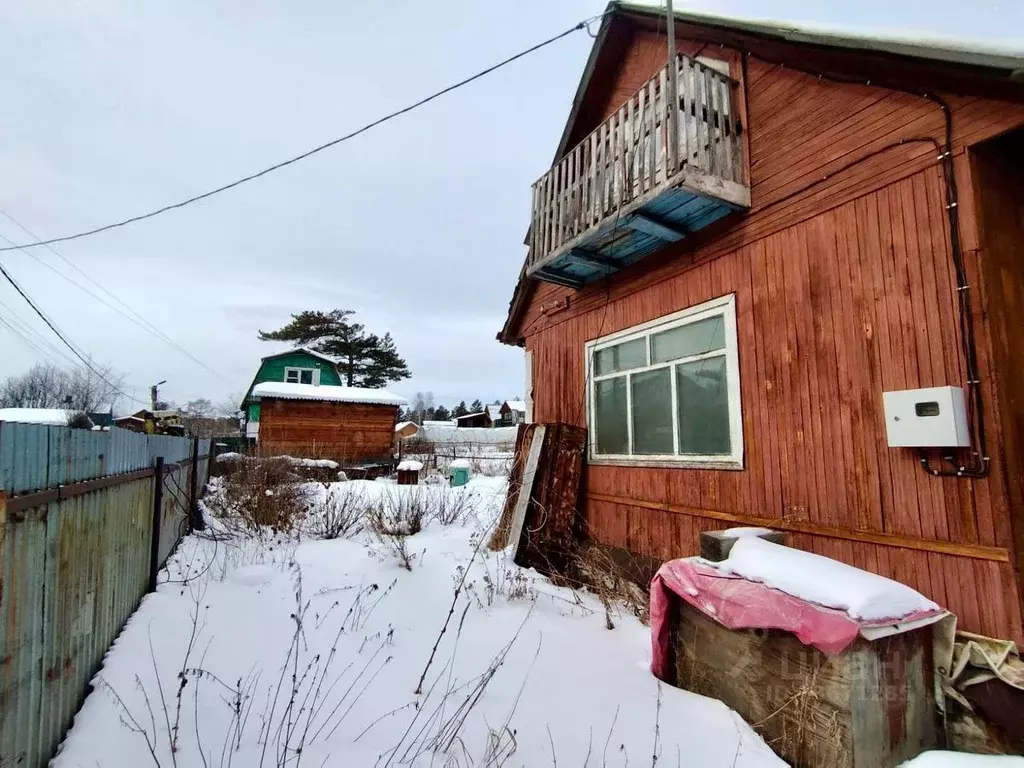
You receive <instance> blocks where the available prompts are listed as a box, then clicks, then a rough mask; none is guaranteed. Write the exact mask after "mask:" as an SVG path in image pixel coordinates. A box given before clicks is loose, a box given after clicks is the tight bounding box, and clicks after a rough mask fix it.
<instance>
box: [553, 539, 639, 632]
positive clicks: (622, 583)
mask: <svg viewBox="0 0 1024 768" xmlns="http://www.w3.org/2000/svg"><path fill="white" fill-rule="evenodd" d="M630 570H631V569H628V568H626V567H625V566H624V565H623V564H622V563H620V562H619V561H617V560H616V559H615V558H613V557H611V556H610V555H609V554H608V553H607V552H605V551H604V550H603V549H601V548H600V547H596V546H583V547H581V548H580V549H579V550H578V551H577V553H576V554H575V555H574V556H573V557H572V558H571V560H570V573H571V575H570V576H568V577H567V578H568V580H569V581H570V582H571V583H572V584H574V585H576V586H583V587H586V588H587V589H589V590H590V591H591V592H593V593H594V594H595V595H597V597H598V599H599V600H600V601H601V603H602V605H604V607H605V615H606V620H607V624H608V628H609V629H611V628H612V627H613V626H614V625H613V624H612V620H611V607H612V606H613V605H616V604H618V605H624V606H625V607H626V608H627V609H628V610H629V612H630V613H632V614H633V615H634V616H636V617H637V618H638V619H640V621H642V622H644V623H645V624H646V623H647V622H648V621H649V620H650V596H649V595H648V592H647V590H646V589H644V588H643V587H641V586H640V585H639V584H637V583H636V581H634V580H633V579H632V578H631V577H630ZM632 570H636V571H638V572H639V570H641V568H640V566H637V568H635V569H632Z"/></svg>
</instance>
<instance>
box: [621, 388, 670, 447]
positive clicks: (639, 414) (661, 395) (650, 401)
mask: <svg viewBox="0 0 1024 768" xmlns="http://www.w3.org/2000/svg"><path fill="white" fill-rule="evenodd" d="M632 379H633V453H637V454H661V455H666V454H669V455H671V454H674V453H675V452H676V450H675V445H674V442H673V439H672V372H671V370H670V369H669V368H662V369H661V370H657V371H644V372H643V373H634V374H633V377H632Z"/></svg>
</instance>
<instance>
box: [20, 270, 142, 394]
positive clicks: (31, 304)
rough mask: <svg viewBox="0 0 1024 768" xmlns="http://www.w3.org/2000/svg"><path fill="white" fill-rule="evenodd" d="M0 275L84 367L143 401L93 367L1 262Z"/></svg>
mask: <svg viewBox="0 0 1024 768" xmlns="http://www.w3.org/2000/svg"><path fill="white" fill-rule="evenodd" d="M0 275H2V276H3V277H4V278H6V280H7V282H9V283H10V284H11V286H12V287H13V288H14V290H15V291H17V292H18V295H19V296H21V298H23V299H24V300H25V303H26V304H28V305H29V307H31V308H32V311H33V312H35V313H36V314H37V315H39V318H40V319H41V320H42V321H43V322H44V323H46V327H47V328H49V329H50V330H51V331H53V334H54V335H55V336H56V337H57V338H58V339H60V340H61V342H62V343H63V344H64V346H66V347H67V348H68V349H70V350H71V351H72V353H74V355H75V357H77V358H78V359H79V360H81V361H82V365H84V366H85V367H86V369H88V370H89V371H90V372H91V373H92V374H93V375H94V376H96V378H98V379H99V380H100V381H102V382H103V383H105V384H106V385H107V386H108V387H110V388H111V389H112V390H114V391H115V392H117V393H118V394H119V395H121V396H122V397H126V398H128V399H129V400H134V401H135V402H137V403H141V402H143V401H142V400H136V399H135V398H134V397H132V396H131V395H129V394H128V393H126V392H122V391H121V389H120V388H118V387H117V385H115V384H114V383H113V382H111V381H110V380H109V379H107V377H106V376H104V375H103V374H102V373H100V372H99V371H98V370H96V368H95V367H93V364H92V363H91V362H90V361H89V359H88V358H86V356H85V355H84V354H82V352H81V351H80V350H79V349H78V348H77V347H76V346H75V345H74V344H72V343H71V342H70V341H68V338H67V336H65V335H64V334H63V333H62V332H61V330H60V329H59V328H58V327H57V325H56V324H55V323H54V322H53V321H52V320H50V318H48V317H47V316H46V313H45V312H43V310H41V309H40V308H39V306H38V305H37V304H36V303H35V302H34V301H32V299H31V298H30V297H29V295H28V294H27V293H25V291H24V290H23V289H22V287H21V286H20V285H18V281H17V280H15V279H14V278H13V277H12V276H11V273H10V272H8V271H7V270H6V269H5V268H4V265H3V264H0Z"/></svg>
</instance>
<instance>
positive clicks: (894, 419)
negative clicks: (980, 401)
mask: <svg viewBox="0 0 1024 768" xmlns="http://www.w3.org/2000/svg"><path fill="white" fill-rule="evenodd" d="M882 404H883V406H884V408H885V430H886V434H887V435H888V438H889V445H890V447H893V448H955V447H960V448H966V447H967V446H969V445H970V444H971V435H970V432H969V431H968V428H967V407H966V404H965V401H964V391H963V389H961V388H960V387H928V388H926V389H903V390H898V391H895V392H883V393H882Z"/></svg>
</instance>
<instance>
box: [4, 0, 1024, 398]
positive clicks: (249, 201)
mask: <svg viewBox="0 0 1024 768" xmlns="http://www.w3.org/2000/svg"><path fill="white" fill-rule="evenodd" d="M604 6H605V3H604V2H603V0H434V2H430V3H425V2H422V0H419V1H417V2H411V1H408V0H390V1H389V2H366V1H364V2H352V1H351V0H289V1H286V0H276V2H272V1H271V0H244V1H243V0H174V1H173V2H172V1H170V0H163V1H162V2H161V1H160V0H153V1H151V2H145V3H138V2H129V0H90V1H89V2H78V3H69V2H67V0H4V1H3V2H2V3H0V73H2V74H0V94H2V97H3V102H2V105H0V209H2V210H3V211H6V212H7V213H9V214H11V215H12V216H14V217H15V218H16V219H17V220H19V221H20V222H21V223H22V224H24V225H25V226H26V227H28V228H29V229H30V230H32V231H33V232H34V233H35V234H37V235H39V236H41V237H53V236H59V235H63V234H68V233H72V232H76V231H79V230H82V229H88V228H92V227H95V226H99V225H102V224H105V223H108V222H110V221H112V220H115V219H120V218H124V217H127V216H131V215H135V214H138V213H142V212H145V211H147V210H150V209H153V208H157V207H160V206H162V205H165V204H168V203H171V202H175V201H177V200H179V199H182V198H185V197H188V196H190V195H193V194H196V193H199V192H202V191H205V190H207V189H208V188H210V187H214V186H218V185H220V184H222V183H224V182H227V181H230V180H232V179H233V178H235V177H237V176H241V175H244V174H246V173H249V172H252V171H254V170H257V169H259V168H261V167H263V166H265V165H268V164H270V163H272V162H275V161H278V160H281V159H283V158H285V157H288V156H290V155H294V154H297V153H299V152H301V151H303V150H305V149H307V148H309V147H311V146H314V145H316V144H319V143H322V142H324V141H326V140H329V139H331V138H333V137H335V136H338V135H341V134H344V133H347V132H348V131H350V130H352V129H354V128H356V127H358V126H360V125H361V124H363V123H365V122H368V121H370V120H372V119H374V118H376V117H378V116H380V115H382V114H383V113H385V112H388V111H390V110H393V109H395V108H397V107H401V106H403V105H405V104H407V103H408V102H411V101H415V100H417V99H418V98H421V97H422V96H425V95H427V94H428V93H430V92H432V91H434V90H436V89H438V88H439V87H443V86H445V85H447V84H449V83H450V82H451V81H453V80H458V79H461V78H462V77H464V76H467V75H469V74H472V73H473V72H475V71H477V70H479V69H482V68H483V67H485V66H488V65H490V64H492V63H494V62H496V61H497V60H500V59H502V58H504V57H506V56H508V55H510V54H512V53H515V52H517V51H519V50H521V49H522V48H525V47H527V46H529V45H532V44H534V43H536V42H539V41H540V40H542V39H544V38H546V37H549V36H551V35H553V34H555V33H557V32H560V31H562V30H563V29H566V28H567V27H569V26H571V25H572V24H574V23H575V22H577V21H580V20H582V19H584V18H586V17H588V16H592V15H595V14H598V13H600V12H601V11H602V10H603V9H604ZM676 7H677V8H683V7H686V8H691V9H694V10H705V11H710V12H717V13H722V14H728V15H742V16H748V17H761V18H765V17H770V18H776V19H785V20H789V21H804V22H817V23H820V24H827V25H830V26H835V27H844V28H845V27H849V28H852V29H856V30H860V31H872V30H875V31H882V32H888V33H893V32H913V33H915V34H919V35H920V34H925V35H935V36H958V37H967V38H973V39H980V40H987V41H989V42H998V41H996V40H995V38H997V37H999V36H1001V35H1006V34H1008V33H1009V32H1012V31H1013V30H1020V29H1022V28H1024V3H1020V2H1019V0H1015V1H1012V2H1011V1H1008V2H995V0H975V1H973V2H970V3H967V2H948V1H947V2H943V0H908V1H903V2H892V0H858V2H856V3H822V2H816V1H813V0H778V1H777V2H774V3H766V2H759V1H758V0H720V1H716V0H700V1H699V2H693V3H683V2H681V0H677V2H676ZM590 44H591V39H590V38H589V37H588V36H587V35H586V33H584V32H579V33H576V34H574V35H573V36H571V37H569V38H568V39H565V40H562V41H560V42H558V43H556V44H555V45H553V46H550V47H548V48H546V49H544V50H542V51H540V52H538V53H536V54H534V55H532V56H530V57H528V58H526V59H524V60H522V61H520V62H517V63H515V64H513V65H511V66H509V67H507V68H505V69H503V70H501V71H499V72H497V73H495V74H493V75H491V76H489V77H488V78H486V79H484V80H481V81H478V82H476V83H474V84H472V85H470V86H468V87H466V88H464V89H461V90H459V91H457V92H455V93H453V94H451V95H449V96H445V97H443V98H442V99H439V100H438V101H435V102H433V103H432V104H430V105H428V106H426V107H424V108H422V109H420V110H417V111H415V112H414V113H412V114H409V115H406V116H403V117H401V118H399V119H397V120H395V121H393V122H391V123H389V124H387V125H385V126H382V127H381V128H379V129H376V130H374V131H372V132H371V133H368V134H366V135H363V136H360V137H358V138H356V139H354V140H352V141H350V142H347V143H345V144H342V145H341V146H338V147H336V148H333V149H331V150H328V151H326V152H324V153H321V154H319V155H317V156H315V157H313V158H310V159H308V160H305V161H303V162H302V163H300V164H297V165H294V166H291V167H289V168H287V169H285V170H282V171H280V172H278V173H275V174H272V175H270V176H268V177H265V178H262V179H260V180H257V181H255V182H253V183H251V184H248V185H245V186H243V187H241V188H238V189H235V190H232V191H229V192H227V193H224V194H222V195H219V196H216V197H215V198H213V199H210V200H207V201H204V202H202V203H199V204H196V205H193V206H190V207H188V208H185V209H183V210H180V211H173V212H170V213H168V214H166V215H164V216H161V217H159V218H156V219H152V220H149V221H146V222H143V223H140V224H137V225H134V226H131V227H128V228H124V229H120V230H115V231H113V232H109V233H104V234H101V235H97V236H95V237H91V238H87V239H84V240H80V241H76V242H71V243H66V244H63V245H59V246H57V250H58V251H59V252H60V254H61V255H63V256H64V257H65V258H66V259H68V260H70V261H72V262H73V263H74V264H75V265H77V266H78V267H79V268H81V269H82V270H83V271H84V272H86V273H87V274H88V275H89V276H90V277H92V278H93V279H95V280H97V281H98V282H99V283H101V284H102V285H103V286H104V287H105V288H106V289H108V290H109V291H111V292H112V293H113V294H115V295H116V296H117V297H118V298H120V299H121V300H122V301H124V302H125V303H127V304H128V305H129V306H130V307H132V308H133V309H135V310H137V311H138V312H139V313H141V314H142V315H143V316H144V317H145V318H146V319H147V320H148V321H150V322H151V323H153V324H154V325H155V326H156V327H158V328H159V329H160V330H161V331H163V332H164V333H166V334H167V335H169V336H171V337H172V338H173V339H174V340H175V341H176V342H177V343H178V344H180V345H181V346H183V347H185V348H186V349H188V350H189V351H190V352H191V353H192V354H193V355H194V356H195V357H197V358H199V359H200V360H202V361H203V362H204V363H205V364H206V365H207V366H209V367H210V368H211V369H213V370H214V371H216V375H215V374H213V373H210V372H209V371H207V370H204V369H203V368H201V367H199V366H198V365H196V364H195V363H194V362H192V361H191V360H189V359H188V358H187V357H185V356H183V355H182V354H181V353H179V352H177V351H175V350H174V349H172V348H170V347H169V346H167V345H166V344H164V343H163V342H161V341H159V340H158V339H155V338H154V337H153V336H151V335H149V334H148V333H146V332H145V331H144V330H142V329H141V328H139V327H137V326H136V325H133V324H131V323H129V322H128V321H127V320H125V319H124V318H123V317H121V316H120V315H118V314H116V313H114V312H113V311H111V310H110V309H108V308H107V307H105V306H103V305H102V304H100V303H99V302H97V301H96V300H95V299H94V298H92V297H90V296H88V295H87V294H86V293H84V292H83V291H81V290H79V289H78V288H76V287H74V286H73V285H71V284H69V283H68V282H67V281H65V280H63V279H62V278H60V277H58V276H57V275H55V274H54V272H53V271H51V270H48V269H46V268H45V267H43V266H40V264H39V263H38V262H36V261H33V260H32V259H31V258H30V257H29V256H27V255H25V254H24V253H21V252H8V253H3V254H0V263H3V264H4V265H5V266H6V267H7V268H8V269H9V271H10V272H11V273H12V274H13V275H14V277H15V278H16V279H17V280H19V281H20V282H21V284H22V286H23V287H24V288H25V290H26V292H28V293H29V295H30V296H32V297H33V298H35V299H36V300H37V301H38V303H39V304H40V305H41V306H42V308H43V309H44V311H46V312H47V313H48V314H49V315H50V316H51V317H52V318H53V319H54V320H55V321H56V323H57V324H58V325H59V326H60V327H61V328H62V329H63V330H64V331H66V333H67V335H68V336H69V337H70V338H71V339H72V340H73V341H74V342H75V343H77V344H78V345H79V346H81V347H82V348H84V349H85V350H87V351H88V352H89V353H91V354H92V355H93V356H94V357H95V359H96V360H97V361H99V362H101V363H104V364H109V365H112V366H114V367H115V368H116V369H117V370H119V371H123V372H124V374H125V375H126V376H127V381H128V383H129V387H128V388H127V391H128V394H134V395H135V396H136V397H138V398H140V399H145V397H146V392H147V388H148V386H149V384H151V383H153V382H155V381H158V380H161V379H166V380H167V384H166V385H165V387H164V388H163V390H162V391H163V394H164V396H166V397H167V398H170V399H172V400H175V401H177V402H179V403H181V402H184V401H186V400H189V399H191V398H194V397H201V396H203V397H209V398H210V399H212V400H215V401H216V400H218V399H222V398H224V397H226V396H228V395H229V394H233V393H236V392H240V391H242V390H244V388H245V387H246V386H247V385H248V383H249V380H250V379H251V377H252V375H253V373H254V372H255V369H256V366H257V364H258V359H259V358H260V357H261V356H262V355H266V354H269V353H271V352H273V351H278V350H279V349H282V348H284V346H285V345H280V344H278V345H273V344H270V343H265V342H260V341H258V340H257V331H258V330H260V329H264V330H269V329H272V328H276V327H278V326H280V325H281V324H283V323H285V322H286V321H287V320H288V317H289V315H290V314H291V313H293V312H298V311H300V310H303V309H323V310H327V309H332V308H335V307H339V308H348V309H353V310H355V311H356V312H357V319H359V320H360V321H362V322H364V323H365V324H366V325H367V327H368V328H369V329H370V330H372V331H374V332H378V333H383V332H384V331H390V332H391V333H392V335H393V336H394V338H395V341H396V343H397V345H398V348H399V351H400V352H401V353H402V354H403V355H404V356H405V358H406V359H407V361H408V363H409V367H410V369H411V370H412V372H413V378H412V379H411V380H408V381H404V382H401V383H399V384H395V385H393V386H392V387H391V388H392V389H393V390H394V391H396V392H399V393H401V394H404V395H406V396H411V395H412V394H413V393H414V392H416V391H417V390H421V391H427V390H430V391H433V392H434V395H435V398H436V400H437V401H438V402H441V403H446V404H449V405H450V404H452V403H454V402H456V401H458V400H461V399H466V400H472V399H473V398H476V397H480V398H483V399H494V398H506V397H511V396H514V395H519V394H521V393H522V390H523V384H522V355H521V353H520V351H519V350H516V349H511V348H508V347H504V346H501V345H499V344H498V343H497V342H496V341H495V340H494V335H495V333H496V332H497V331H498V329H499V328H500V327H501V324H502V322H503V320H504V317H505V312H506V309H507V306H508V301H509V298H510V296H511V292H512V288H513V285H514V283H515V279H516V276H517V275H518V272H519V269H520V266H521V263H522V259H523V257H524V248H523V246H522V239H523V235H524V233H525V231H526V227H527V225H528V208H529V185H530V183H531V182H532V181H533V180H535V179H536V178H537V177H538V176H539V175H541V174H542V173H543V172H544V170H545V169H546V167H547V166H548V164H549V163H550V160H551V155H552V153H553V151H554V149H555V146H556V144H557V141H558V137H559V135H560V132H561V129H562V126H563V123H564V120H565V118H566V115H567V113H568V109H569V103H570V101H571V99H572V96H573V92H574V90H575V87H576V84H577V82H578V80H579V76H580V73H581V70H582V67H583V64H584V61H585V58H586V55H587V52H588V50H589V48H590ZM1004 44H1005V41H1004ZM1010 44H1011V45H1013V46H1014V47H1020V46H1016V45H1015V44H1013V43H1012V42H1011V43H1010ZM0 236H2V237H6V238H9V239H10V240H13V241H15V242H18V243H23V242H26V241H27V240H28V237H27V236H26V235H25V233H24V232H22V231H21V230H19V228H18V227H17V226H15V225H14V224H13V223H12V222H11V221H10V220H8V219H5V218H4V217H3V216H2V215H0ZM0 244H3V245H6V243H2V241H0ZM32 253H33V254H34V255H35V256H36V257H37V258H38V259H40V260H42V261H43V262H45V263H47V264H49V265H51V267H53V268H54V269H57V270H59V271H61V272H63V273H64V274H66V275H68V276H70V277H71V278H72V279H74V280H75V281H76V282H78V283H81V284H83V285H85V286H86V287H87V288H89V289H90V290H91V291H92V292H93V293H100V292H99V290H98V289H97V288H96V287H95V286H93V285H91V284H90V283H88V282H87V281H86V279H85V278H83V277H82V276H81V275H80V274H78V273H76V272H74V271H73V270H72V269H71V268H70V267H68V266H67V264H66V263H64V262H62V261H61V260H60V259H59V258H58V257H57V256H55V255H54V254H53V253H51V252H49V251H47V250H45V249H42V248H37V249H34V250H33V252H32ZM100 295H102V294H100ZM104 298H106V297H104ZM108 300H109V299H108ZM12 314H13V315H14V316H15V317H17V318H20V320H21V321H22V322H27V323H29V324H31V325H32V327H33V328H35V329H36V330H37V331H38V332H39V333H40V334H43V335H48V331H47V330H46V329H45V327H44V326H43V325H42V324H41V322H39V321H38V319H36V318H34V316H33V315H32V314H31V312H30V310H29V309H28V308H27V307H26V306H25V305H24V303H23V302H22V301H21V300H20V298H18V296H17V295H16V294H15V293H14V291H13V289H11V287H10V286H8V285H6V284H2V285H0V319H3V318H6V319H7V320H8V322H12V321H11V320H10V318H11V315H12ZM48 337H49V338H50V339H51V340H54V341H55V339H53V337H52V336H48ZM42 357H43V356H42V355H40V354H39V353H38V352H36V351H33V350H32V349H31V348H30V347H29V346H27V345H26V344H25V343H24V342H23V341H22V340H21V339H19V338H18V337H17V336H16V335H14V334H12V333H11V331H10V330H8V329H7V328H5V327H3V325H2V324H0V376H2V375H7V374H11V373H17V372H20V371H23V370H24V369H26V368H27V367H28V366H30V365H31V364H32V363H33V362H34V361H36V360H38V359H41V358H42ZM57 361H58V362H61V361H60V359H57ZM129 405H130V404H129V403H122V404H121V407H122V409H127V408H128V407H129Z"/></svg>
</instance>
